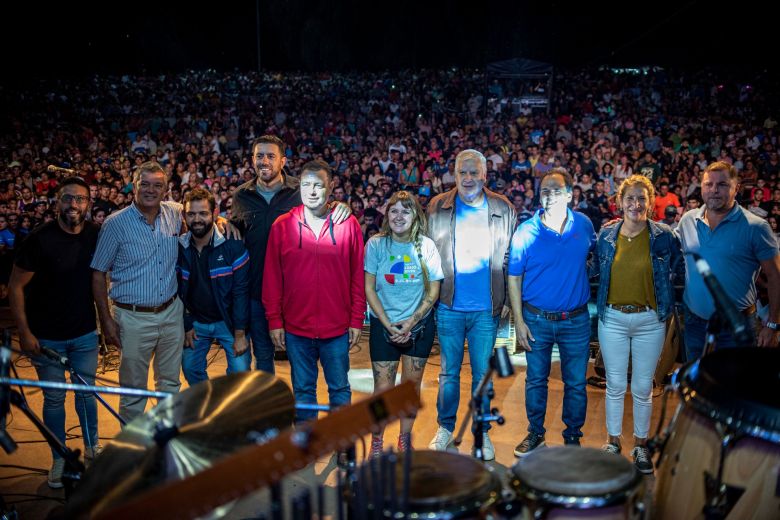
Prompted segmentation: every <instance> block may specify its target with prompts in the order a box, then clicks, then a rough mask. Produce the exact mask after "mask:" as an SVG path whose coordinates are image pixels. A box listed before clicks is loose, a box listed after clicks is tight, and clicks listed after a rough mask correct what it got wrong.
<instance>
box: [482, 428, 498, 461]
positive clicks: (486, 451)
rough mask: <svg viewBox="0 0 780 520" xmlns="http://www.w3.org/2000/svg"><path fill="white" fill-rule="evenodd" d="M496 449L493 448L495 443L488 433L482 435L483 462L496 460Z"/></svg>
mask: <svg viewBox="0 0 780 520" xmlns="http://www.w3.org/2000/svg"><path fill="white" fill-rule="evenodd" d="M495 458H496V449H495V448H494V447H493V442H492V441H491V440H490V437H489V436H488V434H487V432H485V433H483V434H482V460H485V461H488V460H495Z"/></svg>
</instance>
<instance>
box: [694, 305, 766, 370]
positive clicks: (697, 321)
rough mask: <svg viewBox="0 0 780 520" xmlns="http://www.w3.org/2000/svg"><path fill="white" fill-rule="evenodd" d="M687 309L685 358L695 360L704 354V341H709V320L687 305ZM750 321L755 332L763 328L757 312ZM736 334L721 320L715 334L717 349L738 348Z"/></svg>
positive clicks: (751, 316)
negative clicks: (717, 331) (735, 339)
mask: <svg viewBox="0 0 780 520" xmlns="http://www.w3.org/2000/svg"><path fill="white" fill-rule="evenodd" d="M684 310H685V333H684V334H683V337H684V338H685V360H686V361H695V360H697V359H699V358H700V357H701V356H702V354H704V343H705V342H706V341H707V324H708V323H709V320H705V319H704V318H700V317H699V316H697V315H696V314H694V313H693V312H691V310H690V309H688V307H687V306H686V307H685V308H684ZM749 319H750V322H751V323H753V324H754V325H755V330H754V334H756V335H757V334H758V333H759V331H760V330H761V321H760V320H759V319H758V317H757V316H756V314H755V313H753V314H751V315H750V317H749ZM736 346H737V345H736V343H735V341H734V335H733V334H732V333H731V331H730V330H729V329H728V326H727V325H726V324H725V323H723V322H721V327H720V333H719V334H718V335H717V336H715V349H716V350H717V349H720V348H736Z"/></svg>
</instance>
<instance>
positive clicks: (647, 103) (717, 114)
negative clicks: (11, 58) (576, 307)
mask: <svg viewBox="0 0 780 520" xmlns="http://www.w3.org/2000/svg"><path fill="white" fill-rule="evenodd" d="M625 72H626V71H625V70H622V71H617V70H614V69H581V70H564V71H556V75H555V81H554V82H553V83H552V88H551V90H550V91H548V92H543V95H544V96H547V98H548V99H549V105H548V106H541V107H536V106H531V105H528V104H525V103H524V102H523V99H522V98H521V97H519V96H518V95H517V94H516V92H518V91H519V90H521V89H520V88H518V82H520V80H498V79H494V78H491V77H489V76H486V75H485V73H484V72H483V71H479V70H458V69H447V70H423V71H411V70H407V71H400V72H393V73H390V72H385V73H352V74H287V73H284V74H282V73H265V74H258V73H239V72H232V73H221V72H216V71H212V70H207V71H200V72H194V71H190V72H186V73H181V74H175V75H161V76H145V77H137V76H122V77H98V76H96V77H92V78H89V79H85V80H82V81H75V80H74V81H65V80H50V81H39V82H32V81H31V82H29V83H28V84H27V85H24V87H23V88H22V87H19V88H17V89H5V90H3V91H2V92H0V95H1V96H2V98H3V102H4V106H6V107H7V108H8V111H9V116H8V119H7V120H8V125H7V127H6V128H5V131H4V132H3V133H2V135H0V249H1V250H2V253H0V254H1V255H2V269H1V270H2V274H1V275H0V277H1V278H0V283H2V284H5V282H6V280H7V277H8V272H9V270H10V265H11V257H12V251H13V250H14V248H16V247H18V245H19V242H20V241H22V240H24V238H25V237H26V235H27V234H28V233H29V232H30V230H31V229H33V228H34V227H35V226H37V225H38V224H40V223H42V222H46V221H48V220H51V219H53V218H54V208H55V199H54V196H55V192H56V190H57V187H58V185H59V183H60V182H61V180H62V179H63V177H66V176H69V175H72V174H73V173H74V172H78V174H79V175H81V176H83V177H84V179H85V180H86V181H87V182H88V183H89V185H90V197H91V200H90V204H89V208H90V211H89V212H90V218H91V219H92V220H94V221H95V222H98V223H101V222H102V221H103V219H105V217H106V216H107V215H108V214H110V213H112V212H113V211H116V210H117V209H119V208H122V207H125V206H127V205H129V204H131V203H132V201H133V188H132V182H131V181H132V172H133V168H134V167H135V166H137V165H139V164H141V163H143V162H144V161H147V160H150V159H155V160H157V161H158V162H159V163H160V164H162V165H163V166H164V167H165V169H166V171H167V173H168V174H169V175H170V181H169V186H168V192H167V194H166V199H167V200H174V201H181V200H182V198H183V196H184V195H185V194H186V193H187V191H189V190H191V189H193V188H195V187H198V186H201V187H205V188H207V189H208V190H210V191H211V192H212V193H213V194H214V196H215V197H216V200H217V201H218V204H219V211H220V214H221V215H222V216H224V217H226V218H227V219H230V217H231V207H232V203H233V198H232V195H233V192H234V191H235V189H236V188H237V187H238V186H239V185H240V184H242V183H243V182H246V181H247V180H249V179H252V178H254V176H255V172H254V171H253V168H252V165H251V164H252V162H251V158H250V151H249V149H248V148H249V146H250V144H251V143H252V141H253V140H254V139H255V138H256V137H258V136H260V135H263V134H274V135H278V136H279V137H281V138H282V139H283V140H284V142H285V143H286V146H287V149H286V150H285V155H286V156H287V169H288V170H289V173H292V174H293V175H297V174H298V173H299V170H300V167H301V166H302V165H303V164H304V163H305V162H307V161H309V160H312V159H315V158H321V159H323V160H325V161H326V162H328V163H329V164H330V165H331V167H332V168H333V170H334V172H336V174H337V175H336V176H335V182H336V186H335V188H334V190H333V195H332V197H333V198H334V199H335V200H339V201H343V202H346V203H348V204H349V205H350V206H351V208H352V211H353V213H354V214H355V216H357V217H358V219H359V221H360V223H361V228H362V231H363V233H364V235H365V237H364V238H365V239H366V240H367V239H368V238H369V237H370V236H371V235H373V234H375V233H376V232H378V230H379V226H380V225H381V220H382V218H383V214H384V212H385V210H386V205H387V200H388V199H389V198H390V196H391V195H392V194H393V193H394V192H396V191H397V190H399V189H406V190H411V191H413V192H415V193H416V194H417V195H418V196H419V199H420V202H421V204H422V205H423V206H425V205H426V204H427V201H428V200H429V199H430V198H431V197H432V196H434V195H436V194H437V193H441V192H442V191H444V190H446V189H448V188H449V187H451V186H453V185H454V183H455V177H454V158H455V156H456V155H457V153H458V152H460V151H462V150H463V149H466V148H475V149H478V150H480V151H482V152H483V153H484V155H485V156H486V157H487V165H488V182H487V186H488V187H489V188H490V189H492V190H494V191H496V192H500V193H502V194H504V195H506V196H507V198H508V199H509V200H510V202H512V204H513V205H514V206H515V208H516V210H517V214H518V220H519V221H523V220H525V219H528V218H529V217H530V216H531V215H532V213H533V211H534V209H535V208H537V207H538V201H539V198H538V190H539V179H540V178H541V176H542V175H544V173H545V172H547V171H549V170H550V169H551V168H554V167H558V166H562V167H564V168H566V169H567V170H568V171H569V172H571V174H572V175H573V176H574V179H575V182H576V185H575V187H574V196H573V200H572V206H573V209H575V210H576V211H579V212H582V213H583V214H585V215H587V216H588V217H589V218H590V219H591V221H592V222H593V224H594V227H595V228H596V230H598V229H599V228H600V227H601V225H602V224H603V223H604V222H607V221H609V220H611V219H613V218H615V217H616V216H618V213H619V210H618V207H617V205H616V204H615V193H616V190H617V187H618V186H619V184H620V182H621V181H622V180H623V179H625V178H626V177H628V176H629V175H631V174H633V173H641V174H642V175H645V176H647V177H648V178H650V179H651V181H652V182H653V184H654V185H655V187H656V190H657V195H658V196H657V197H656V202H655V206H656V207H655V218H656V219H657V220H659V221H660V220H663V221H665V222H666V223H668V224H670V225H672V226H674V225H675V223H676V222H677V221H678V220H679V218H680V216H681V215H682V214H683V213H684V212H685V211H687V210H689V209H693V208H696V207H698V206H699V205H700V204H701V198H700V181H701V179H700V174H701V171H702V170H703V169H704V167H705V166H706V165H707V164H708V163H710V162H712V161H714V160H722V161H726V162H728V163H731V164H733V165H734V166H735V167H736V168H737V170H738V171H739V172H740V178H741V184H740V192H739V194H738V201H739V203H740V204H742V205H743V206H744V207H746V208H747V209H748V210H749V211H751V212H752V213H754V214H755V215H758V216H759V217H761V218H764V219H766V220H767V221H768V222H769V223H770V225H771V227H772V229H773V230H774V232H775V233H778V228H777V219H778V217H780V184H778V172H779V171H780V159H778V140H777V129H776V127H777V120H776V119H775V117H774V116H776V114H774V112H773V110H774V108H775V106H774V103H775V102H774V100H773V99H772V94H773V93H774V92H776V91H777V81H776V78H774V77H772V76H770V75H768V74H766V73H753V74H751V75H749V76H748V75H745V76H744V77H738V75H737V74H736V73H729V74H721V73H718V72H716V71H700V72H697V73H693V74H692V73H690V72H681V71H671V70H669V71H667V70H661V69H646V70H636V71H633V72H634V73H633V74H632V73H628V74H627V73H625ZM536 90H544V89H543V88H537V89H536ZM0 296H4V294H0Z"/></svg>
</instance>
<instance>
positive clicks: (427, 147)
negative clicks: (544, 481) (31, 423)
mask: <svg viewBox="0 0 780 520" xmlns="http://www.w3.org/2000/svg"><path fill="white" fill-rule="evenodd" d="M488 79H489V78H485V76H484V74H483V73H482V72H480V71H462V70H461V71H459V70H446V71H415V72H411V71H407V72H406V73H396V74H390V73H384V74H345V75H302V74H292V75H287V74H284V75H283V74H264V75H258V74H240V73H228V74H221V73H217V72H214V71H205V72H190V73H186V74H179V75H174V76H158V77H120V78H101V77H96V78H92V79H91V80H90V81H87V82H72V83H65V82H55V83H41V84H39V85H36V86H35V88H32V89H30V90H28V91H25V92H24V93H21V92H16V93H13V92H5V93H4V95H5V96H6V97H7V98H8V99H7V100H6V101H10V102H11V103H8V106H11V107H13V109H14V111H15V112H14V113H15V114H16V117H15V118H13V119H12V123H13V127H14V128H13V130H12V131H10V132H7V133H6V135H4V136H3V137H2V142H0V147H2V149H3V150H4V153H5V154H7V156H6V160H5V161H3V162H4V165H3V170H2V174H0V239H1V240H2V242H0V247H2V255H3V261H4V265H3V272H4V279H3V280H2V281H3V282H6V280H8V278H9V275H10V282H8V284H7V285H5V284H4V285H3V291H4V292H7V293H9V296H10V299H11V305H12V310H13V312H14V314H15V317H16V320H17V324H18V326H19V332H20V342H21V345H22V348H23V349H24V350H26V351H28V352H30V353H32V354H35V353H37V352H38V351H39V350H40V347H42V346H46V347H47V348H52V349H55V350H61V351H62V352H63V353H68V355H76V356H78V355H81V356H82V357H83V363H84V365H83V366H84V367H85V371H87V372H89V371H90V366H91V365H90V363H91V360H92V357H96V356H97V353H96V343H97V340H96V337H95V323H96V320H95V314H96V313H95V305H93V300H94V302H95V303H96V304H97V305H96V308H97V316H98V317H99V319H100V325H101V329H102V333H103V336H104V338H105V341H106V342H107V343H110V344H113V345H116V346H118V347H120V348H121V349H122V362H121V365H120V384H121V385H122V386H131V387H145V385H146V381H147V378H148V371H149V367H150V363H153V368H154V371H155V383H156V385H157V390H160V391H166V392H175V391H178V389H179V385H180V370H182V368H183V371H184V374H185V377H186V378H187V380H188V381H189V382H190V383H191V384H193V383H196V382H198V381H201V380H203V379H204V378H205V377H206V376H205V356H206V351H207V350H208V347H209V345H210V344H211V340H217V341H219V342H220V344H221V345H222V346H223V347H224V349H225V351H226V356H227V357H228V371H229V372H232V371H240V370H247V369H249V368H250V366H251V358H252V357H254V358H255V368H258V369H262V370H265V371H267V372H271V373H273V371H274V363H273V359H274V352H275V350H277V349H285V350H286V351H287V353H288V356H289V360H290V364H291V369H292V386H293V391H294V394H295V397H296V402H298V403H299V404H304V405H308V404H313V403H315V402H316V382H317V373H318V368H317V363H318V362H319V363H320V364H321V365H322V368H323V373H324V375H325V379H326V382H327V383H328V389H329V395H330V401H331V404H332V405H334V406H339V405H343V404H346V403H348V402H350V399H351V392H350V388H349V382H348V379H347V378H346V373H347V371H348V369H349V356H348V353H349V348H350V346H351V345H354V344H355V343H357V341H358V340H359V339H360V336H361V330H362V323H363V315H364V311H365V309H366V304H368V306H369V307H370V310H371V325H372V326H371V335H370V338H369V346H370V352H371V359H372V367H373V370H374V379H375V385H376V388H377V389H381V388H385V387H387V386H389V385H392V384H393V381H395V375H396V372H397V370H398V367H399V364H400V365H401V366H402V369H403V377H404V378H406V379H410V380H412V381H415V382H416V383H417V384H418V385H419V383H420V381H421V378H422V373H423V370H424V368H425V365H426V359H427V357H428V355H429V354H430V351H431V345H432V343H433V336H434V330H438V338H439V343H440V346H441V356H442V367H441V373H440V374H439V396H438V401H437V419H438V424H439V429H438V431H437V432H436V435H435V437H434V439H433V440H432V441H431V443H430V447H431V448H432V449H440V450H442V449H447V448H448V447H449V446H450V445H451V443H452V437H453V429H454V425H455V419H456V413H457V408H458V400H459V397H460V383H459V381H460V371H461V366H462V363H463V356H464V345H465V344H466V342H467V343H468V351H469V357H470V362H471V371H472V387H474V386H476V384H477V383H478V382H479V380H480V378H481V376H482V375H483V374H484V373H485V372H487V369H488V362H489V357H490V355H491V352H492V348H493V344H494V342H495V335H496V329H497V325H498V320H499V317H500V316H506V315H508V314H509V313H510V312H511V313H513V315H514V320H515V327H516V330H517V337H518V345H519V346H520V347H521V348H522V349H524V350H526V357H527V359H528V371H527V378H526V388H525V391H526V413H527V416H528V435H527V436H526V437H525V439H523V440H522V442H521V443H520V444H519V445H518V446H517V448H516V449H515V454H516V455H517V456H525V455H526V454H527V453H529V452H531V451H533V450H534V449H536V448H538V447H539V446H541V445H543V444H544V442H545V429H544V417H545V412H546V403H547V379H548V376H549V371H550V362H551V351H552V346H553V344H557V345H558V347H559V350H560V353H561V363H562V377H563V379H564V383H565V397H564V406H563V420H564V423H565V424H566V429H565V430H564V432H563V439H564V442H565V443H566V444H574V445H579V443H580V438H581V436H582V431H581V428H582V426H583V425H584V422H585V415H586V402H587V401H586V399H587V397H586V393H585V373H586V370H587V360H588V352H589V340H590V327H589V323H588V319H587V318H588V315H587V301H588V299H589V297H590V288H589V279H593V278H595V279H597V280H598V283H599V292H598V298H597V302H598V309H599V340H600V342H601V344H602V353H603V357H604V361H605V368H606V372H607V430H608V433H609V439H608V442H607V444H606V445H605V449H606V450H608V451H611V452H616V453H617V452H620V449H621V446H620V436H621V431H620V428H621V425H622V403H623V400H624V394H625V391H626V385H627V381H626V379H627V364H628V359H629V355H630V356H631V359H632V362H633V367H634V370H633V372H632V376H631V377H632V381H631V383H632V384H631V391H632V394H633V402H634V422H635V427H634V437H635V447H634V449H633V450H632V455H633V457H634V461H635V463H636V465H637V467H638V468H639V469H640V471H643V472H646V473H647V472H652V463H651V462H650V461H649V457H648V452H647V448H646V446H645V443H646V439H647V430H648V427H649V418H650V410H651V401H650V399H651V390H652V372H653V370H654V368H655V365H656V363H657V359H658V355H659V354H660V347H661V344H662V341H663V334H662V332H663V331H664V330H665V323H666V320H667V318H668V317H669V315H670V313H671V312H672V310H671V309H672V306H673V305H674V293H673V284H672V281H673V279H674V277H676V280H677V282H678V283H684V285H685V296H684V303H685V306H686V312H685V324H686V337H685V340H686V341H685V343H686V350H687V352H688V355H689V356H690V357H691V358H695V357H697V356H699V355H701V353H702V350H703V346H704V328H705V327H706V323H707V321H708V320H709V319H710V317H711V316H712V315H713V314H714V304H713V302H712V300H711V298H710V297H709V294H708V293H707V292H706V288H705V287H704V286H703V284H702V282H701V278H700V277H699V276H698V275H697V274H696V270H695V267H694V266H693V263H692V261H691V258H690V256H689V254H688V253H691V252H697V253H698V254H701V255H702V256H704V257H706V258H707V260H709V261H710V263H711V264H712V265H713V271H714V272H716V274H718V273H720V274H721V275H722V276H725V275H726V274H727V273H728V281H727V282H726V283H725V285H726V289H727V292H728V293H729V295H730V296H731V297H732V298H733V299H734V300H735V302H736V304H737V306H738V308H739V310H740V311H742V312H744V313H745V315H746V316H747V317H748V318H749V319H751V320H754V322H755V326H756V332H757V334H756V338H757V339H756V341H757V343H758V344H759V345H765V346H777V341H778V338H777V322H778V321H780V255H778V249H777V234H778V229H777V218H778V217H780V183H778V174H780V160H779V159H778V142H777V136H776V131H775V128H776V125H777V121H775V120H774V119H773V118H772V117H771V114H770V113H765V112H766V110H768V109H767V103H768V101H767V99H768V97H769V96H770V94H771V92H772V91H771V87H772V85H773V84H772V78H771V77H762V76H758V77H754V78H752V79H751V81H752V82H751V83H750V84H748V83H744V82H736V81H734V80H733V79H732V78H721V77H718V76H717V75H716V74H715V73H710V72H701V73H698V74H695V75H693V76H688V75H680V76H673V75H672V74H670V73H666V72H664V71H654V72H652V73H650V74H646V75H631V76H624V75H616V74H615V73H613V72H612V71H609V70H606V71H594V70H591V71H568V72H564V73H562V74H560V75H558V76H557V77H556V83H555V86H554V88H553V91H552V92H551V93H550V110H549V112H547V111H541V112H540V111H535V110H534V109H532V108H530V107H528V106H526V105H523V104H522V103H519V104H518V103H514V102H513V99H512V97H511V96H510V95H509V94H505V89H504V88H503V87H502V85H501V83H499V82H495V83H492V84H491V85H490V87H489V88H488V89H485V84H486V82H487V80H488ZM98 230H99V232H98ZM185 231H186V233H185ZM98 233H99V239H98V238H97V237H98ZM53 244H56V247H53ZM63 251H67V254H63ZM57 255H59V256H60V257H64V258H67V259H68V261H67V262H61V263H60V264H57V265H56V266H55V265H53V264H56V263H57V262H53V261H52V259H53V258H58V256H57ZM683 258H684V260H683ZM507 259H508V262H507ZM12 265H13V266H14V268H13V271H12V270H11V266H12ZM69 270H73V271H74V272H77V273H78V276H65V275H64V274H63V273H68V272H69ZM759 270H760V271H761V273H762V275H763V276H764V282H763V285H762V284H761V282H759V284H758V285H756V283H755V282H754V279H755V278H756V275H757V274H758V273H759ZM42 273H45V275H43V274H42ZM107 276H108V277H107ZM109 280H110V284H109V283H108V281H109ZM77 285H78V287H76V286H77ZM762 290H763V294H759V293H761V291H762ZM74 302H78V305H74ZM761 304H763V311H762V309H761V308H760V307H762V305H761ZM761 312H763V314H760V313H761ZM55 314H56V315H58V319H57V320H52V319H51V317H52V316H53V315H55ZM44 317H45V318H44ZM628 342H630V343H631V344H632V348H631V349H630V351H629V350H627V349H625V348H621V346H624V345H626V344H627V343H628ZM718 344H719V345H720V346H728V345H730V344H735V340H734V338H733V337H731V336H729V332H728V331H727V330H724V332H723V333H722V336H721V337H719V340H718ZM71 351H73V353H72V354H71ZM38 366H39V375H40V377H42V378H43V377H46V378H49V379H56V378H57V377H60V378H61V377H62V374H59V375H57V374H52V371H51V370H50V368H47V367H45V366H44V365H43V364H39V365H38ZM92 374H93V375H94V370H92ZM79 403H81V404H78V405H77V406H78V407H79V418H80V420H81V424H82V428H83V429H84V430H85V434H84V437H85V446H86V448H87V450H88V454H90V456H94V455H95V454H96V453H97V452H98V451H99V448H98V447H99V445H98V443H97V439H98V436H97V429H96V425H95V424H94V408H95V403H94V399H90V398H89V397H86V398H85V399H84V400H83V401H79ZM145 405H146V400H145V399H143V398H139V397H122V399H121V400H120V410H119V414H120V416H121V417H123V419H124V420H126V421H130V420H132V419H134V418H135V417H137V416H138V415H140V414H142V413H143V411H144V408H145ZM484 405H485V406H487V402H485V403H484ZM62 407H63V404H62V396H61V395H60V394H57V393H56V392H46V394H45V403H44V419H45V420H46V421H47V424H49V423H51V425H52V429H53V430H54V431H55V432H57V433H58V434H59V432H60V431H61V429H62V426H59V423H60V422H61V421H64V411H63V409H62ZM314 415H316V413H315V412H312V411H311V409H307V408H305V407H302V408H299V409H298V412H297V414H296V418H297V420H306V419H309V418H312V417H313V416H314ZM412 424H413V418H409V419H408V420H407V421H405V422H403V423H402V426H401V436H400V437H399V444H398V447H399V449H410V448H411V446H412V443H411V431H412ZM488 429H489V428H487V427H486V428H485V429H484V430H483V431H482V432H481V434H482V438H481V440H482V442H481V443H480V444H481V450H482V452H481V455H482V456H483V457H484V458H485V459H486V460H489V459H491V458H493V457H494V448H493V446H492V443H491V441H490V437H489V435H488ZM62 436H63V437H64V432H63V434H62ZM382 448H383V439H382V435H375V436H374V438H373V439H372V449H371V453H372V454H374V455H375V454H378V453H380V452H381V450H382ZM53 456H54V466H53V468H52V472H51V473H50V478H49V482H50V484H51V485H53V486H57V485H61V484H60V477H61V474H62V469H63V464H64V463H63V462H62V460H61V459H60V458H59V457H58V455H57V453H53Z"/></svg>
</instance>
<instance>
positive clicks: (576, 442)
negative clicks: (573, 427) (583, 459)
mask: <svg viewBox="0 0 780 520" xmlns="http://www.w3.org/2000/svg"><path fill="white" fill-rule="evenodd" d="M563 444H564V446H577V447H578V448H579V447H580V446H582V444H580V438H579V437H564V438H563Z"/></svg>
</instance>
